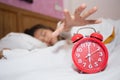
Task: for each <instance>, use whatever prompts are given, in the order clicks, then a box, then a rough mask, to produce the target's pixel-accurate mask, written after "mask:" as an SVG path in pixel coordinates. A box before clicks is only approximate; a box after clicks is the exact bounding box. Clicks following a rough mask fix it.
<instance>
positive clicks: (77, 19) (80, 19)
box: [24, 4, 101, 46]
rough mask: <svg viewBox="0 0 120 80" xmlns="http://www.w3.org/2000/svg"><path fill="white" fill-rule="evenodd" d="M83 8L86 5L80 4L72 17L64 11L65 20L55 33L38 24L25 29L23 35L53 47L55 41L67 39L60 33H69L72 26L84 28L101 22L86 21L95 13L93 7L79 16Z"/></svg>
mask: <svg viewBox="0 0 120 80" xmlns="http://www.w3.org/2000/svg"><path fill="white" fill-rule="evenodd" d="M85 8H86V4H82V5H81V6H79V7H78V8H77V9H76V10H75V13H74V15H70V13H69V11H67V10H64V16H65V19H64V20H62V21H60V22H59V23H58V24H62V26H59V25H58V26H57V29H56V30H55V31H54V30H52V29H51V28H48V27H46V26H43V25H39V24H38V25H35V26H33V27H31V28H30V29H26V30H25V32H24V33H26V34H29V35H31V36H33V37H35V38H36V39H38V40H40V41H42V42H45V43H46V44H47V45H48V46H51V45H54V44H55V43H56V42H57V41H59V40H61V39H65V38H67V37H68V36H65V37H63V36H61V33H64V32H69V31H70V29H71V28H72V26H76V25H77V26H84V25H88V24H98V23H100V22H101V21H99V20H87V19H86V18H88V17H89V16H90V15H92V14H93V13H95V12H96V11H97V8H96V7H93V8H92V9H91V10H89V11H88V12H87V13H84V14H81V13H82V12H83V10H84V9H85Z"/></svg>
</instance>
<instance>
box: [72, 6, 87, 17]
mask: <svg viewBox="0 0 120 80" xmlns="http://www.w3.org/2000/svg"><path fill="white" fill-rule="evenodd" d="M85 8H86V4H82V5H80V6H79V7H78V8H77V9H76V10H75V13H74V16H75V17H78V16H80V14H81V13H82V12H83V10H84V9H85Z"/></svg>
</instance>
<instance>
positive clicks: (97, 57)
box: [74, 41, 105, 70]
mask: <svg viewBox="0 0 120 80" xmlns="http://www.w3.org/2000/svg"><path fill="white" fill-rule="evenodd" d="M74 56H75V61H76V62H77V65H78V66H80V67H83V68H85V69H88V70H89V69H95V68H99V66H101V65H103V64H102V62H103V61H104V59H105V55H104V50H103V48H102V47H101V46H100V45H99V44H97V43H95V42H92V41H87V42H83V43H81V44H79V45H78V47H77V48H76V50H75V55H74Z"/></svg>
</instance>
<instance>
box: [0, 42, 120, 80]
mask: <svg viewBox="0 0 120 80" xmlns="http://www.w3.org/2000/svg"><path fill="white" fill-rule="evenodd" d="M64 43H65V41H61V42H59V43H57V44H56V45H55V46H53V47H48V48H44V49H35V50H32V51H28V50H24V49H14V50H12V51H10V50H7V51H5V52H4V55H5V56H6V57H7V60H5V59H2V60H0V80H101V79H102V80H120V76H119V74H120V58H119V57H120V54H119V53H120V50H119V49H120V46H117V47H116V48H115V49H114V51H112V54H110V56H109V61H108V65H107V68H106V69H105V70H104V71H102V72H99V73H95V74H82V73H79V72H77V71H76V70H74V68H73V63H72V59H71V48H72V47H71V46H68V45H64ZM66 46H67V47H66ZM68 47H69V48H68Z"/></svg>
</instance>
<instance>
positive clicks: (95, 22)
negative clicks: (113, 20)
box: [86, 20, 102, 24]
mask: <svg viewBox="0 0 120 80" xmlns="http://www.w3.org/2000/svg"><path fill="white" fill-rule="evenodd" d="M101 22H102V21H101V20H86V24H99V23H101Z"/></svg>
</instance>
